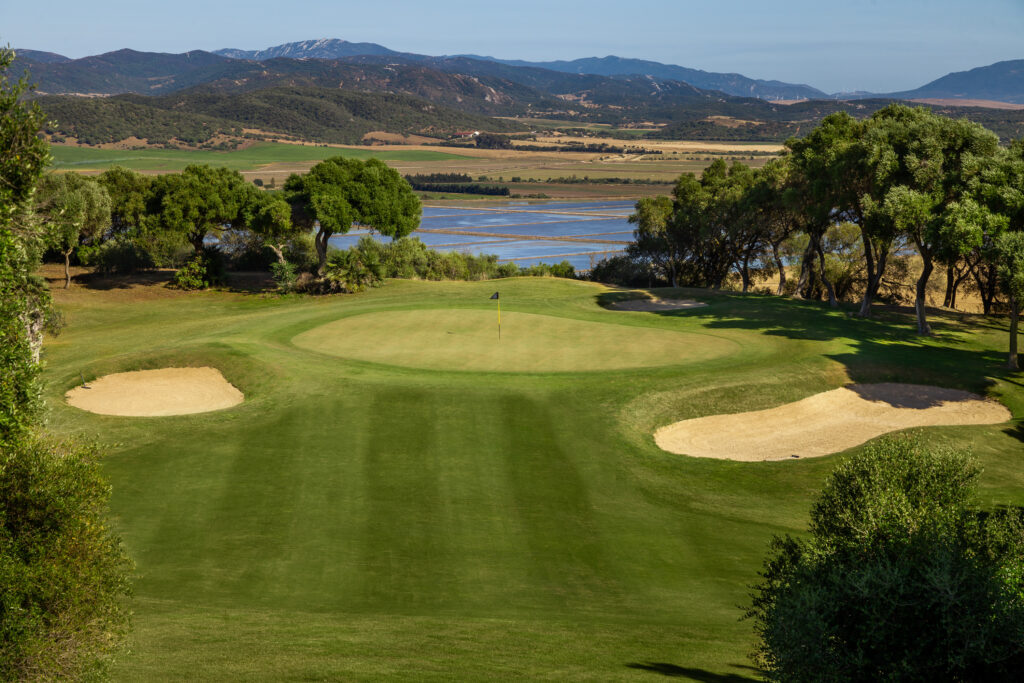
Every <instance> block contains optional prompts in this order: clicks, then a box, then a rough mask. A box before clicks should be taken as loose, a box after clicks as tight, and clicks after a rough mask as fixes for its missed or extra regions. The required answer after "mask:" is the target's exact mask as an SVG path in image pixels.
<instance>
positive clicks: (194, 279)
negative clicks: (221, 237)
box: [171, 247, 224, 290]
mask: <svg viewBox="0 0 1024 683" xmlns="http://www.w3.org/2000/svg"><path fill="white" fill-rule="evenodd" d="M223 282H224V258H223V256H222V255H221V253H220V252H219V251H217V249H215V248H212V247H204V248H203V250H202V251H201V252H199V253H198V254H196V255H195V256H194V257H193V258H192V260H191V261H189V262H188V263H186V264H185V265H184V266H182V267H181V268H180V269H179V270H178V272H177V273H175V274H174V279H173V280H172V281H171V284H172V285H173V286H175V287H177V288H178V289H186V290H191V289H206V288H207V287H214V286H216V285H219V284H222V283H223Z"/></svg>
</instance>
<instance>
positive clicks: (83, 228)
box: [36, 173, 110, 289]
mask: <svg viewBox="0 0 1024 683" xmlns="http://www.w3.org/2000/svg"><path fill="white" fill-rule="evenodd" d="M36 213H37V215H38V216H39V218H40V220H41V221H42V224H43V226H44V234H45V239H46V242H47V244H48V245H49V246H50V248H52V249H55V250H56V251H58V252H60V254H61V255H62V256H63V257H64V288H65V289H67V288H68V287H69V286H70V285H71V254H73V253H74V251H75V249H77V248H78V246H79V245H80V244H82V243H84V242H91V241H94V240H97V239H98V238H99V237H100V236H101V235H102V234H103V233H104V232H105V231H106V230H108V229H109V227H110V196H109V195H108V194H107V191H106V189H105V188H104V187H103V186H102V185H100V184H98V183H97V182H96V181H94V180H90V179H88V178H85V177H83V176H80V175H78V174H77V173H60V174H57V173H51V174H50V175H47V176H44V177H43V179H42V180H41V181H40V183H39V187H38V189H37V190H36Z"/></svg>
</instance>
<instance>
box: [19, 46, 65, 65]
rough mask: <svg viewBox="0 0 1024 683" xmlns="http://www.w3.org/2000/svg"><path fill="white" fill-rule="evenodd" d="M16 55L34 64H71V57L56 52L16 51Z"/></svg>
mask: <svg viewBox="0 0 1024 683" xmlns="http://www.w3.org/2000/svg"><path fill="white" fill-rule="evenodd" d="M14 54H15V55H16V56H18V57H20V58H22V59H29V60H32V61H33V62H39V63H40V64H60V63H62V62H70V61H71V58H70V57H65V56H64V55H59V54H57V53H56V52H40V51H39V50H20V49H16V50H15V51H14Z"/></svg>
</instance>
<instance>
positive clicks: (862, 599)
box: [747, 436, 1024, 681]
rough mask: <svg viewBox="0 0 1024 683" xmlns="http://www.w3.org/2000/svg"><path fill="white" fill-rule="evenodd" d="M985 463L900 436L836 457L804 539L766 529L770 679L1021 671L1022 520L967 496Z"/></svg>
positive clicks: (755, 609) (761, 622)
mask: <svg viewBox="0 0 1024 683" xmlns="http://www.w3.org/2000/svg"><path fill="white" fill-rule="evenodd" d="M979 473H980V470H979V468H978V466H977V464H976V463H975V462H974V461H973V460H972V459H971V458H970V457H969V456H968V455H966V454H965V453H962V452H957V451H953V450H950V449H948V448H936V447H932V448H929V447H926V446H925V445H924V444H923V443H922V442H921V441H919V440H918V439H916V438H914V437H907V436H903V437H895V438H888V439H883V440H881V441H879V442H877V443H875V444H874V445H871V446H869V447H867V448H866V449H864V450H863V451H862V452H861V453H860V454H858V455H855V456H853V457H851V458H849V459H848V460H846V461H845V462H843V463H842V464H840V465H839V467H837V468H836V470H835V471H834V472H833V473H832V474H831V475H830V476H829V478H828V479H827V480H826V483H825V487H824V489H823V491H822V492H821V494H820V496H819V498H818V500H817V501H816V502H815V504H814V506H813V507H812V509H811V523H810V529H809V533H808V535H807V536H806V537H805V538H799V539H797V538H792V537H789V536H787V537H785V538H780V537H776V538H775V539H773V541H772V543H771V551H770V555H769V557H768V559H767V560H766V562H765V565H764V569H763V571H762V573H761V576H762V580H761V582H760V583H758V584H757V585H755V586H754V587H753V590H754V592H753V594H752V596H751V597H752V601H753V602H752V606H751V607H750V610H749V612H748V614H747V616H748V617H751V618H753V619H754V623H755V630H756V631H757V634H758V636H759V637H760V644H759V646H758V648H757V651H756V660H757V662H758V663H759V664H760V665H761V666H762V667H763V669H764V670H765V672H766V674H767V677H768V679H769V680H773V681H841V680H842V681H845V680H921V681H928V680H961V681H963V680H977V681H982V680H1016V677H1017V676H1018V675H1019V672H1020V669H1021V666H1024V526H1022V523H1021V518H1020V515H1019V514H1017V513H1016V512H1013V513H1005V514H1003V513H983V512H982V511H980V510H979V509H978V508H977V507H976V506H975V504H974V503H973V495H974V491H975V488H976V486H977V479H978V475H979Z"/></svg>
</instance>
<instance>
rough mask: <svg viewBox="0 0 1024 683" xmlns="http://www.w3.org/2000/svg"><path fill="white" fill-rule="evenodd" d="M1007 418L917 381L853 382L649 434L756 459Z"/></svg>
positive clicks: (679, 446) (693, 450)
mask: <svg viewBox="0 0 1024 683" xmlns="http://www.w3.org/2000/svg"><path fill="white" fill-rule="evenodd" d="M1010 417H1011V415H1010V411H1008V410H1007V409H1006V408H1004V407H1003V406H1002V405H1000V404H999V403H996V402H995V401H989V400H986V399H983V398H982V397H980V396H977V395H975V394H971V393H968V392H966V391H957V390H955V389H940V388H939V387H929V386H922V385H918V384H851V385H850V386H847V387H843V388H841V389H833V390H832V391H826V392H824V393H821V394H815V395H814V396H809V397H808V398H805V399H803V400H801V401H796V402H795V403H787V404H786V405H782V406H778V407H775V408H769V409H768V410H757V411H753V412H748V413H735V414H732V415H711V416H708V417H699V418H696V419H692V420H683V421H682V422H676V423H675V424H672V425H669V426H667V427H662V428H661V429H659V430H658V431H656V432H655V433H654V440H655V442H656V443H657V444H658V445H659V446H660V447H661V448H663V449H665V450H666V451H669V452H671V453H678V454H680V455H692V456H696V457H700V458H720V459H725V460H742V461H745V462H755V461H761V460H783V459H787V458H792V457H793V456H797V457H800V458H814V457H817V456H821V455H828V454H829V453H838V452H839V451H844V450H846V449H847V448H852V447H854V446H857V445H860V444H862V443H864V442H865V441H868V440H870V439H873V438H875V437H876V436H880V435H882V434H885V433H887V432H893V431H897V430H900V429H907V428H909V427H929V426H937V425H976V424H998V423H1000V422H1006V421H1007V420H1009V419H1010Z"/></svg>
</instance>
